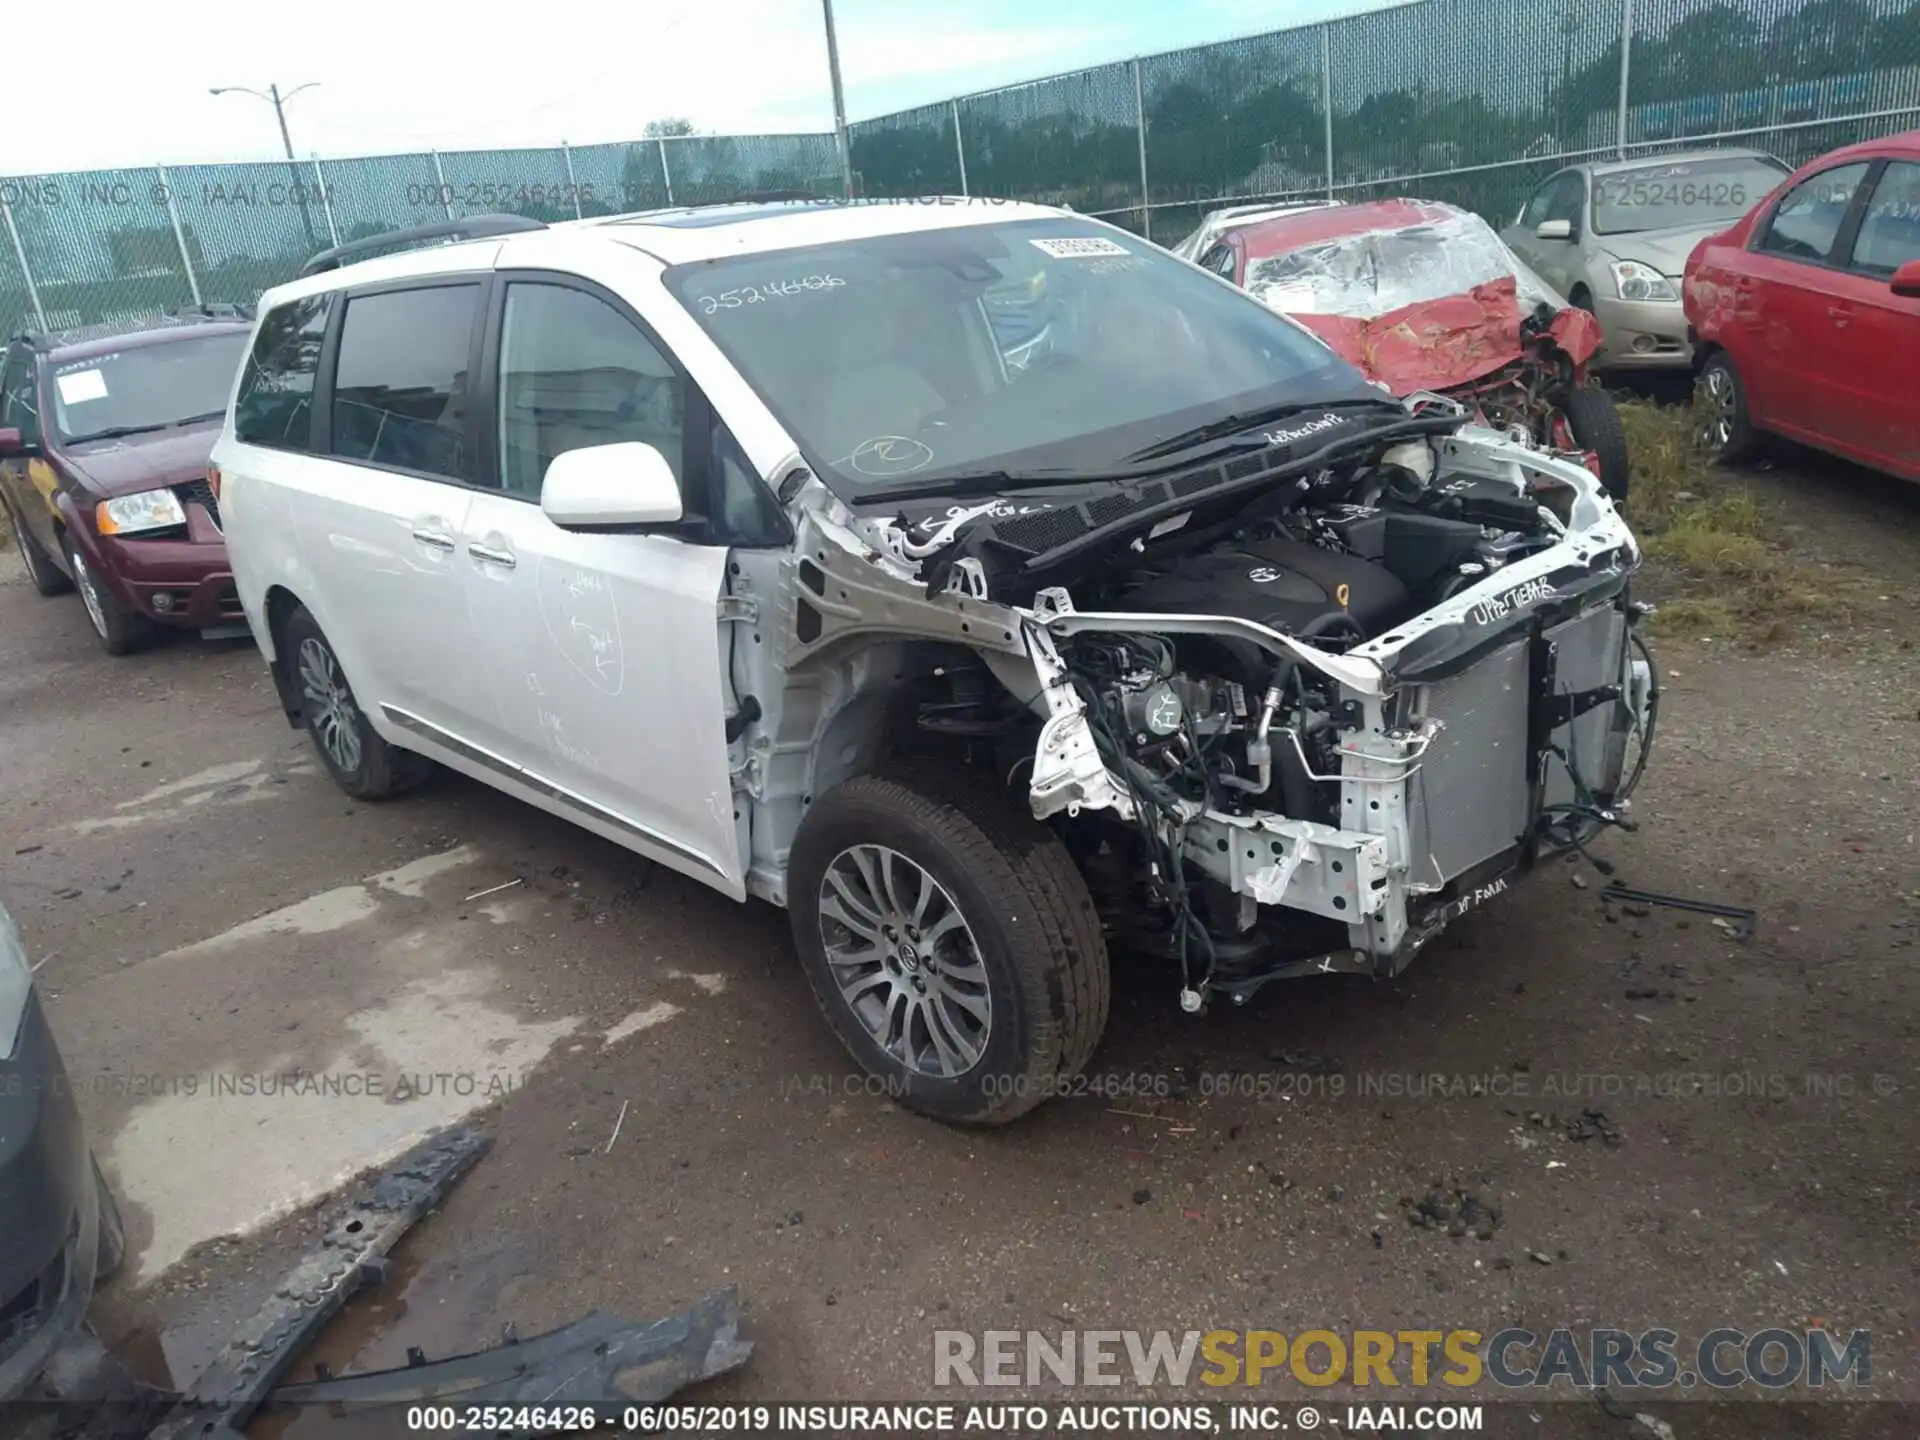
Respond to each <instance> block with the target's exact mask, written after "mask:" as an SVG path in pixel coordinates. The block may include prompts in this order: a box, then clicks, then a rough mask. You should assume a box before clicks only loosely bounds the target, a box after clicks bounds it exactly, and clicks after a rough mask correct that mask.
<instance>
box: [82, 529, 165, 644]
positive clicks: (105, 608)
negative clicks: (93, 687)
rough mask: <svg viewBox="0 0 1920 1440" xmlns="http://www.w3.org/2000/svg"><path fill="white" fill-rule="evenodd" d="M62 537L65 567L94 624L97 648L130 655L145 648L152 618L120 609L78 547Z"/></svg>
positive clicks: (91, 623)
mask: <svg viewBox="0 0 1920 1440" xmlns="http://www.w3.org/2000/svg"><path fill="white" fill-rule="evenodd" d="M62 541H63V543H64V544H65V546H66V551H67V568H68V569H69V570H71V571H72V572H73V588H74V589H76V590H78V591H79V592H80V603H81V604H82V605H83V606H85V607H86V611H87V623H88V624H89V625H91V626H92V627H93V638H94V639H96V640H98V641H99V642H100V648H101V649H102V650H105V651H106V652H107V654H109V655H131V654H132V653H133V652H134V651H136V650H140V649H143V648H145V647H146V645H147V644H148V643H150V642H151V641H152V639H153V621H151V620H149V619H148V618H147V617H146V616H144V615H138V614H132V613H129V612H128V611H125V610H122V609H121V608H120V602H119V601H118V600H115V599H114V598H113V592H112V591H111V590H109V589H107V587H106V585H105V584H104V583H103V582H102V581H101V579H100V577H99V576H98V575H96V574H95V573H94V571H93V567H92V566H91V565H89V564H88V563H87V557H86V556H85V555H83V554H81V553H80V547H79V546H78V545H76V544H74V543H73V540H72V538H71V537H69V536H63V537H62Z"/></svg>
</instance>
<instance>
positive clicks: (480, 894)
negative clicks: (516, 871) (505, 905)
mask: <svg viewBox="0 0 1920 1440" xmlns="http://www.w3.org/2000/svg"><path fill="white" fill-rule="evenodd" d="M526 883H527V882H526V881H524V880H518V879H515V880H508V881H506V882H504V883H502V884H499V885H492V886H489V887H488V888H487V889H485V890H476V891H474V892H473V894H471V895H469V896H467V899H468V900H483V899H485V898H486V897H487V896H489V895H498V894H499V893H500V892H501V891H502V890H511V889H513V887H514V886H516V885H524V884H526Z"/></svg>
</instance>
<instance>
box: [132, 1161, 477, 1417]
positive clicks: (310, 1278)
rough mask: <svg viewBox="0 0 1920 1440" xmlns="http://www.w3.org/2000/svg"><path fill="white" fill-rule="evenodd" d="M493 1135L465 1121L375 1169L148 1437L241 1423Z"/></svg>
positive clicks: (382, 1268)
mask: <svg viewBox="0 0 1920 1440" xmlns="http://www.w3.org/2000/svg"><path fill="white" fill-rule="evenodd" d="M492 1143H493V1142H492V1141H491V1140H489V1139H488V1138H487V1137H486V1136H484V1135H482V1134H480V1133H479V1132H478V1131H476V1130H471V1129H468V1128H467V1127H465V1126H456V1127H453V1128H451V1129H448V1130H442V1131H440V1132H438V1133H436V1134H434V1135H431V1136H429V1137H428V1138H427V1139H425V1140H423V1141H421V1142H420V1144H418V1145H416V1146H414V1148H413V1149H411V1150H409V1151H408V1152H407V1153H406V1154H405V1155H403V1156H401V1158H400V1159H399V1160H398V1161H397V1162H396V1163H395V1164H394V1165H393V1166H392V1167H391V1168H389V1169H388V1170H386V1171H385V1172H383V1173H382V1174H381V1175H379V1176H378V1177H376V1178H375V1180H374V1182H373V1184H372V1186H371V1188H370V1189H368V1190H367V1191H366V1192H365V1193H364V1194H362V1195H361V1196H360V1198H359V1199H357V1200H355V1201H354V1203H353V1204H352V1205H351V1206H350V1207H349V1208H348V1209H347V1211H346V1213H345V1214H344V1215H343V1216H342V1217H341V1218H340V1219H339V1221H338V1222H336V1223H335V1225H334V1226H333V1228H332V1229H330V1230H328V1231H327V1233H326V1235H325V1236H324V1237H323V1238H322V1240H321V1242H320V1245H319V1247H318V1248H317V1249H316V1250H314V1251H313V1252H312V1253H311V1254H309V1255H308V1256H307V1257H306V1258H305V1259H304V1260H302V1261H301V1262H300V1264H299V1265H298V1266H297V1267H296V1268H295V1269H294V1271H293V1273H292V1274H290V1275H289V1276H287V1278H286V1279H284V1280H282V1281H281V1282H280V1284H279V1286H278V1287H277V1288H276V1289H275V1291H274V1293H273V1298H272V1299H270V1300H268V1301H267V1303H266V1305H265V1306H263V1307H262V1308H261V1310H260V1312H259V1314H257V1315H256V1316H255V1317H254V1318H253V1320H252V1321H251V1322H250V1323H249V1324H248V1325H247V1326H246V1327H244V1328H243V1329H242V1330H240V1331H239V1332H238V1333H237V1334H236V1335H235V1336H234V1337H233V1339H231V1340H230V1341H228V1342H227V1346H226V1348H225V1349H224V1350H222V1351H221V1352H220V1354H218V1355H217V1356H215V1357H214V1359H213V1362H212V1363H211V1364H210V1365H208V1366H207V1368H206V1369H205V1370H203V1371H201V1372H200V1374H199V1375H198V1376H196V1377H195V1378H194V1381H193V1383H192V1384H191V1385H189V1386H188V1387H187V1389H186V1392H185V1393H184V1394H182V1395H181V1396H180V1398H179V1400H178V1401H177V1402H176V1403H175V1405H174V1407H173V1408H172V1410H170V1411H169V1412H168V1413H167V1415H166V1416H165V1418H163V1419H162V1420H161V1421H160V1423H159V1425H157V1426H156V1427H155V1428H154V1430H153V1434H152V1436H151V1440H186V1437H187V1436H189V1435H206V1434H214V1433H217V1432H218V1431H220V1430H221V1429H223V1428H224V1429H228V1430H233V1431H239V1430H241V1429H243V1428H244V1427H245V1426H246V1423H247V1421H248V1419H249V1418H250V1417H251V1416H252V1415H253V1413H254V1411H255V1410H257V1409H258V1408H259V1406H260V1404H261V1402H262V1401H263V1400H264V1399H265V1398H266V1396H267V1393H268V1391H270V1390H271V1389H272V1388H273V1384H274V1382H275V1381H276V1380H278V1379H279V1378H280V1376H281V1375H282V1373H284V1372H285V1370H286V1368H287V1366H288V1365H290V1364H292V1363H293V1358H294V1356H295V1355H297V1354H298V1353H299V1352H300V1351H301V1350H302V1349H304V1348H305V1347H306V1345H307V1344H308V1343H309V1342H310V1341H311V1340H312V1339H313V1338H314V1337H315V1336H316V1335H318V1334H319V1333H320V1331H321V1329H322V1328H323V1327H324V1326H325V1325H326V1324H327V1322H328V1321H330V1320H331V1319H332V1318H333V1317H334V1316H335V1315H337V1314H338V1313H339V1312H340V1310H341V1308H342V1307H344V1306H345V1305H346V1303H347V1301H348V1300H349V1299H350V1298H352V1296H353V1295H354V1294H355V1292H357V1291H358V1290H359V1289H360V1288H361V1287H362V1286H363V1285H365V1284H367V1283H368V1282H369V1281H372V1280H379V1279H384V1278H385V1276H386V1268H387V1265H386V1255H387V1252H388V1251H390V1250H391V1249H393V1247H394V1246H395V1245H396V1244H397V1243H398V1242H399V1240H400V1237H401V1236H402V1235H404V1234H406V1233H407V1231H408V1230H410V1229H412V1228H413V1225H414V1223H415V1222H416V1221H417V1220H419V1219H420V1217H421V1216H423V1215H425V1214H426V1213H427V1212H428V1211H429V1210H431V1209H433V1208H434V1207H435V1206H437V1205H438V1204H439V1203H440V1201H441V1200H442V1199H443V1198H444V1197H445V1195H446V1193H447V1191H448V1190H449V1189H451V1188H452V1187H453V1183H454V1182H455V1181H456V1180H458V1179H459V1178H460V1177H461V1176H462V1175H464V1174H466V1173H467V1171H468V1170H469V1169H471V1168H472V1167H473V1165H474V1163H475V1162H476V1161H477V1160H479V1158H480V1157H481V1156H482V1155H484V1154H486V1152H487V1150H488V1148H489V1147H490V1146H491V1145H492ZM415 1393H416V1394H417V1393H418V1392H417V1391H416V1392H415Z"/></svg>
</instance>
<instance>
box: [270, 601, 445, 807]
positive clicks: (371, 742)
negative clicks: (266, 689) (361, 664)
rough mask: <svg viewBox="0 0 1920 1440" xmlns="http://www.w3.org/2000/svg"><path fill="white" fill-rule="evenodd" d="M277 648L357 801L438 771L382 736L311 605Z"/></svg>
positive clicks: (319, 741)
mask: <svg viewBox="0 0 1920 1440" xmlns="http://www.w3.org/2000/svg"><path fill="white" fill-rule="evenodd" d="M277 648H278V650H279V654H280V657H281V663H282V664H284V665H285V666H286V667H287V670H288V672H289V674H290V676H291V678H292V681H293V692H294V694H295V695H297V696H298V697H299V701H300V715H301V718H302V719H303V720H304V721H305V722H306V727H307V734H308V735H309V736H310V737H311V738H312V740H313V748H314V750H315V751H316V752H317V753H318V754H319V756H320V763H321V764H322V765H324V766H326V768H327V774H329V775H331V776H332V777H333V783H334V784H336V785H338V786H339V787H340V788H341V789H342V790H344V791H346V792H347V794H349V795H351V796H353V798H354V799H356V800H384V799H386V798H387V797H388V796H390V795H398V794H400V793H402V792H403V791H406V790H411V789H412V788H413V787H414V786H416V785H418V784H420V782H421V781H423V780H425V779H426V778H427V777H428V776H429V775H431V774H432V773H433V762H432V761H431V760H429V759H427V758H426V757H425V756H424V755H416V754H414V752H413V751H411V750H402V749H401V748H400V747H399V746H398V745H390V744H388V743H387V742H386V741H385V740H383V739H381V738H380V735H379V733H378V732H377V731H376V730H375V729H374V728H373V725H372V723H371V722H370V721H369V720H368V719H367V716H366V712H365V711H364V710H362V709H361V708H360V702H359V700H358V699H356V698H355V696H354V693H353V687H352V686H351V685H349V684H348V683H347V677H346V674H345V672H344V671H342V670H341V668H340V661H339V658H338V657H337V656H336V655H335V654H334V652H333V645H332V643H331V642H330V641H328V639H327V637H326V635H325V634H324V633H322V631H321V629H320V625H319V622H318V621H316V620H315V619H314V618H313V614H312V612H311V611H309V610H308V609H307V607H306V606H304V605H302V606H300V607H298V608H297V609H296V610H294V612H293V613H292V614H291V615H289V616H288V617H287V622H286V624H285V625H284V626H282V627H281V634H280V643H279V646H278V647H277Z"/></svg>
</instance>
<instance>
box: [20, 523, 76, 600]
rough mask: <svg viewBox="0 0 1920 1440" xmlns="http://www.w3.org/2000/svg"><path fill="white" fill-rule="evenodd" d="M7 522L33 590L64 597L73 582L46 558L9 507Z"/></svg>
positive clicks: (23, 524)
mask: <svg viewBox="0 0 1920 1440" xmlns="http://www.w3.org/2000/svg"><path fill="white" fill-rule="evenodd" d="M7 522H8V524H10V525H11V526H12V527H13V543H14V544H15V545H16V546H17V547H18V548H19V550H20V560H21V563H22V564H24V565H25V566H26V567H27V578H28V579H29V580H31V581H33V588H34V589H35V590H36V591H38V592H39V593H40V594H42V595H47V596H53V595H64V594H66V593H67V591H69V590H71V589H72V588H73V582H72V581H71V580H69V579H67V577H66V576H64V575H62V574H61V573H60V567H59V566H58V565H56V564H54V563H53V561H51V560H49V559H48V558H47V555H46V552H45V551H43V550H42V549H41V548H40V542H39V541H37V540H35V539H34V538H33V537H32V536H31V535H29V534H28V533H27V526H26V522H25V521H23V520H22V519H21V518H20V516H19V514H18V513H17V512H16V511H15V510H14V509H13V507H12V506H11V505H9V506H8V507H7Z"/></svg>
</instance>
